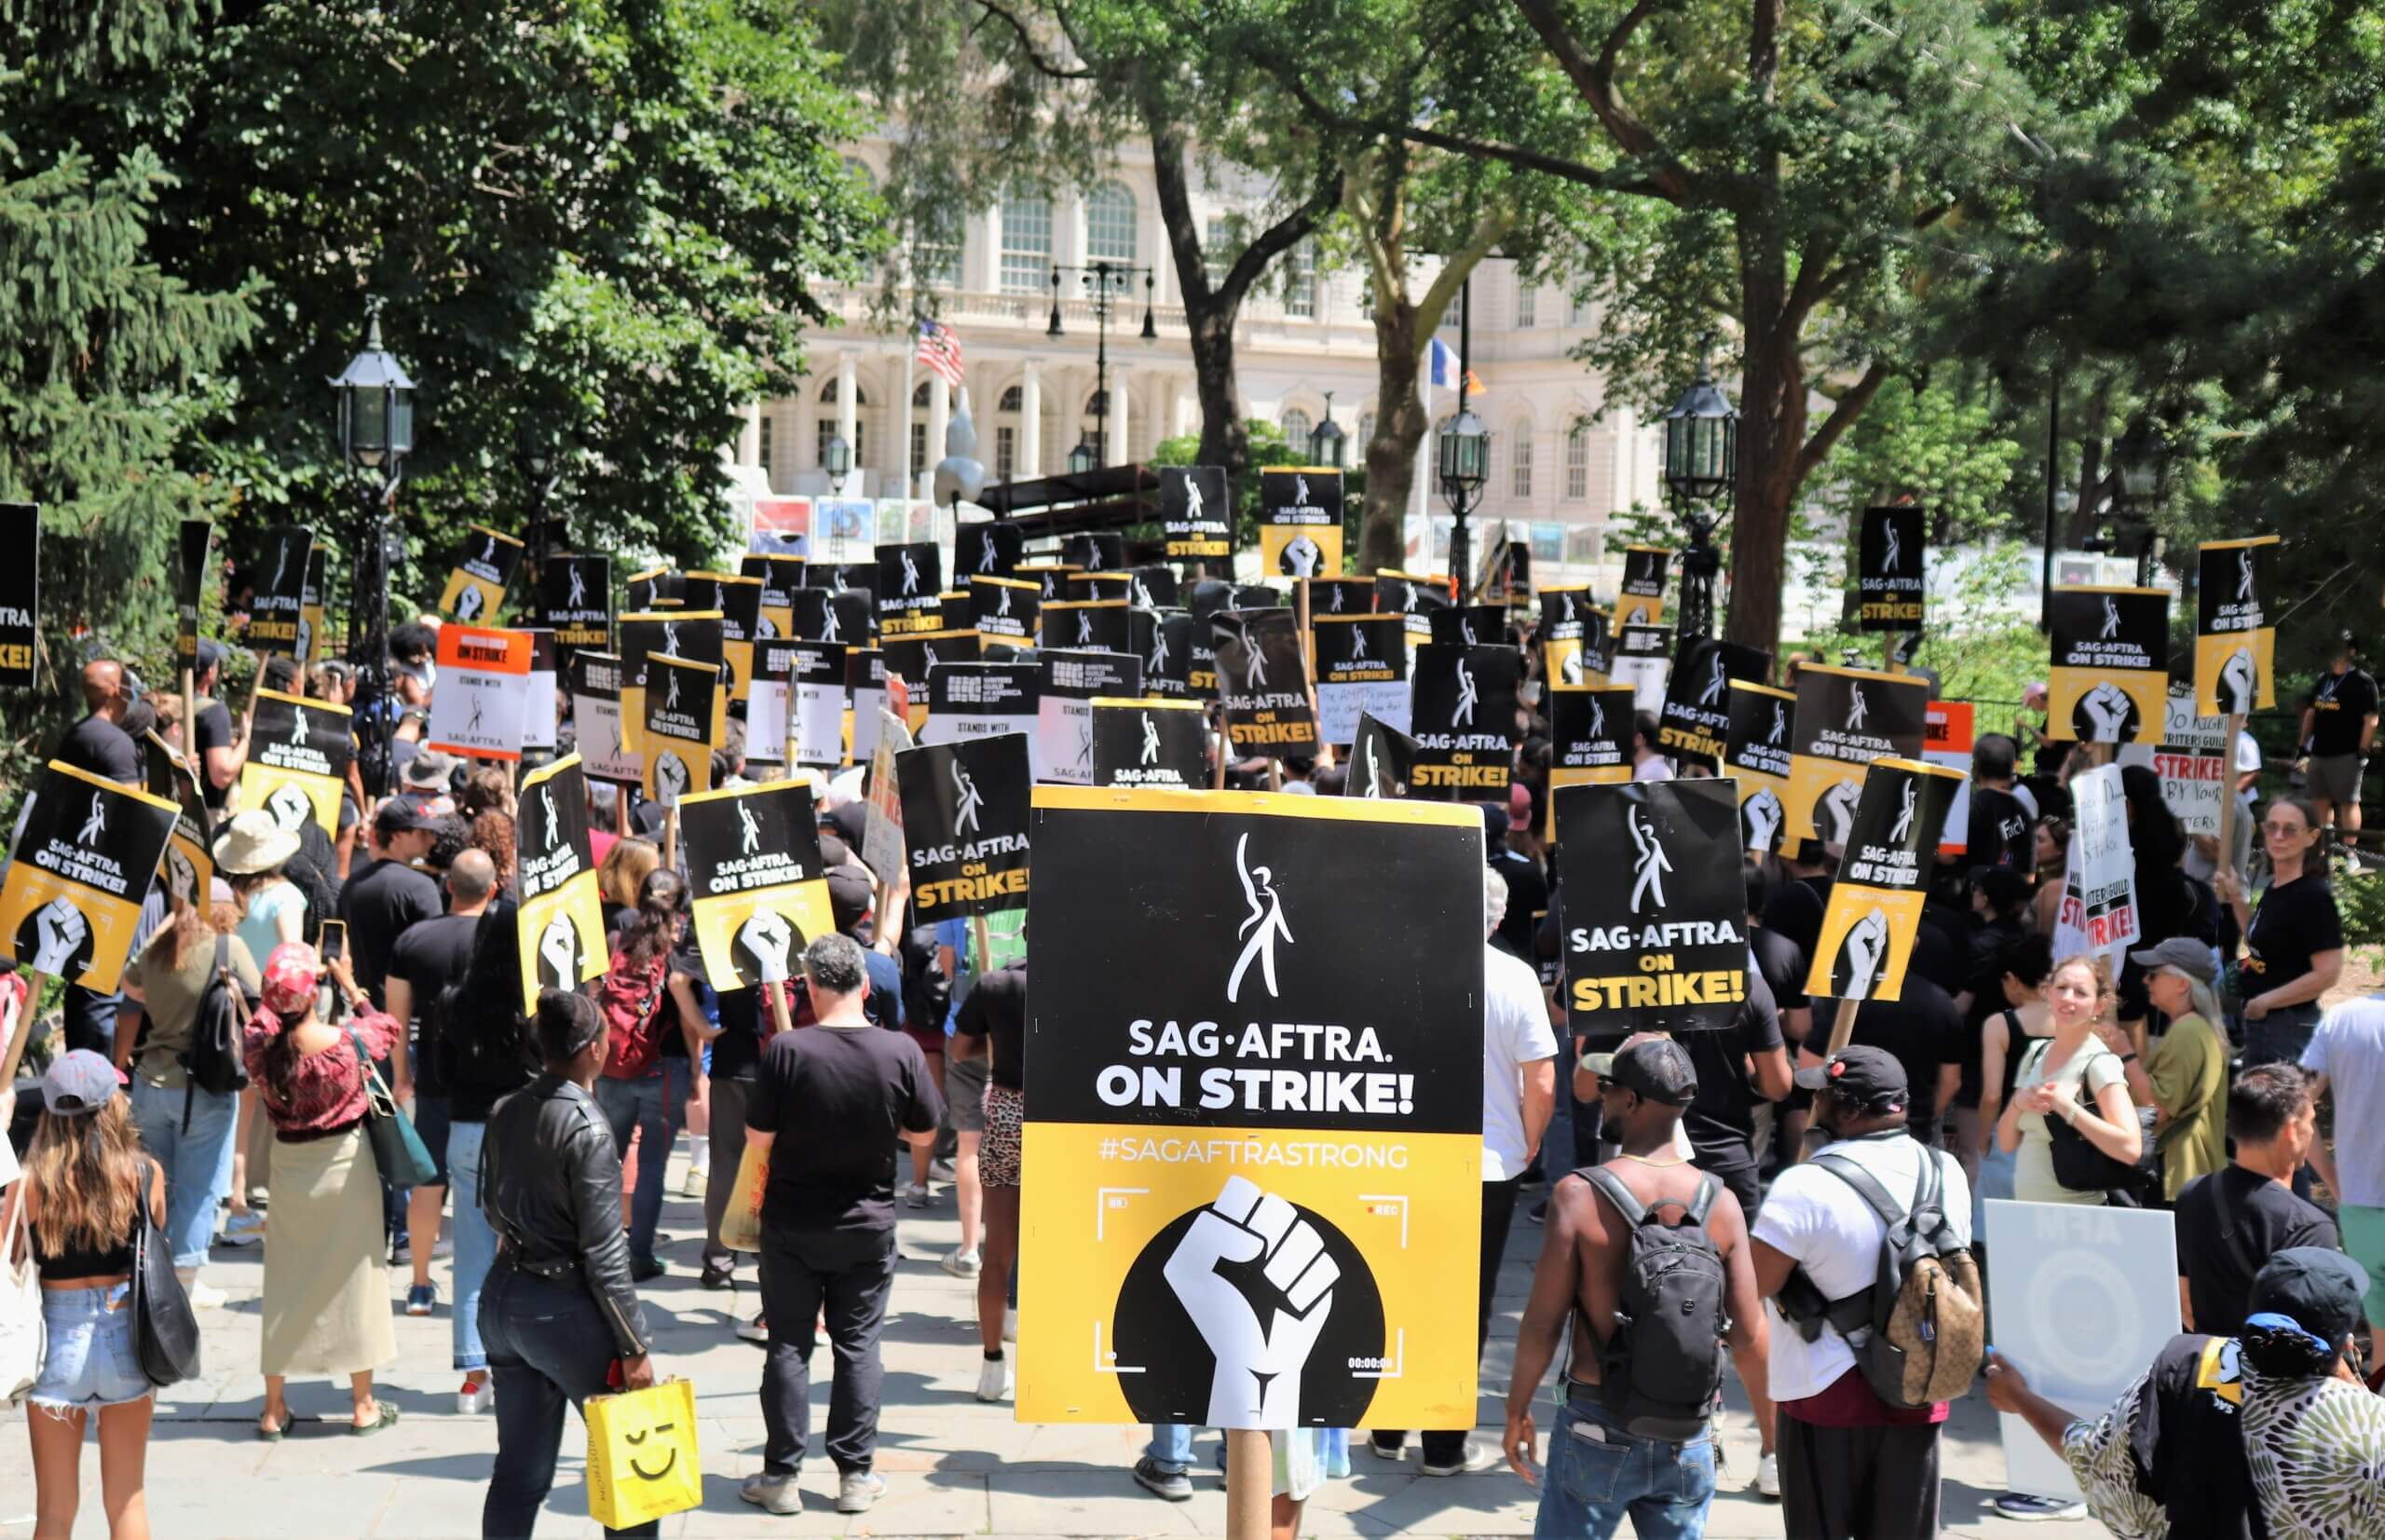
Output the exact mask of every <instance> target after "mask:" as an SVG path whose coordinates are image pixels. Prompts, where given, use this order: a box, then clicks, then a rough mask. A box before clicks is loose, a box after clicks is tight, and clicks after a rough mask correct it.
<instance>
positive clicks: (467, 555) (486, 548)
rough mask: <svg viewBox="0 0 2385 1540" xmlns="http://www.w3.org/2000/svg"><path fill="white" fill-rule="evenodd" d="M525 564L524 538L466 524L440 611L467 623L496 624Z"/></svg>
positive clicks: (449, 562) (449, 563) (451, 559)
mask: <svg viewBox="0 0 2385 1540" xmlns="http://www.w3.org/2000/svg"><path fill="white" fill-rule="evenodd" d="M521 566H522V542H521V541H520V540H517V539H515V538H513V537H512V536H511V535H500V534H498V533H497V531H496V530H494V529H491V528H489V527H488V526H487V525H477V524H476V525H469V526H467V527H466V529H465V532H464V538H462V539H461V540H459V541H457V545H456V553H455V554H454V555H453V556H451V557H449V558H448V559H447V586H446V587H445V588H443V589H442V590H440V592H439V608H440V612H441V613H443V614H446V615H452V616H454V617H455V618H456V619H457V620H462V621H464V622H466V623H467V624H480V625H495V624H496V623H497V612H498V611H499V610H501V609H503V608H504V607H505V591H506V589H507V588H508V587H509V586H511V583H512V581H513V574H514V573H515V572H517V571H519V570H520V569H521Z"/></svg>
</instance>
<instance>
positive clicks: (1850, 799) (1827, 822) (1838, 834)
mask: <svg viewBox="0 0 2385 1540" xmlns="http://www.w3.org/2000/svg"><path fill="white" fill-rule="evenodd" d="M1862 796H1863V787H1862V785H1861V784H1860V783H1858V782H1854V781H1841V782H1840V783H1839V784H1837V785H1834V786H1833V787H1831V789H1830V790H1828V791H1826V792H1824V793H1822V797H1821V800H1820V801H1819V802H1817V803H1815V804H1814V823H1815V825H1816V830H1815V832H1816V833H1818V834H1819V835H1820V836H1821V837H1822V838H1823V839H1824V840H1826V841H1834V842H1836V843H1838V844H1841V845H1844V844H1846V843H1847V836H1848V835H1849V834H1851V833H1853V832H1854V829H1855V804H1856V803H1857V802H1858V801H1860V800H1861V798H1862Z"/></svg>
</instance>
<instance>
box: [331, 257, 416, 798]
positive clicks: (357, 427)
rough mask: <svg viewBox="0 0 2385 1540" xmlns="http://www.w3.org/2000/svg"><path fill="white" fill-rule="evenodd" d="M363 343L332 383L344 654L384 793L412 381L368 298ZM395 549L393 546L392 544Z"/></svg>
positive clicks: (360, 764)
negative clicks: (385, 341)
mask: <svg viewBox="0 0 2385 1540" xmlns="http://www.w3.org/2000/svg"><path fill="white" fill-rule="evenodd" d="M365 315H366V317H367V321H366V326H365V334H364V350H363V351H362V352H361V353H359V354H357V355H356V356H355V357H354V358H352V359H350V360H348V367H347V368H346V369H343V370H342V371H340V374H339V377H338V378H336V379H334V380H333V381H332V382H331V387H332V392H333V394H334V397H335V398H336V399H337V402H338V406H339V451H340V459H341V461H342V463H343V464H345V465H346V466H347V467H348V469H349V470H350V471H351V472H353V473H354V475H355V479H356V483H357V493H358V498H357V501H358V508H357V526H356V529H355V531H354V536H353V538H354V540H355V544H354V546H353V548H352V549H353V550H354V552H355V553H356V555H355V566H356V593H355V598H354V601H353V603H352V605H351V607H350V610H349V616H348V635H349V638H350V640H349V647H348V661H350V662H351V663H353V664H354V665H355V668H356V698H355V702H354V708H353V709H354V720H355V723H356V737H357V756H356V760H357V770H358V773H359V775H360V776H361V779H362V781H363V783H364V793H365V795H366V796H367V797H385V796H387V795H388V792H389V789H390V782H391V780H392V779H393V776H394V771H395V764H394V760H393V756H392V753H391V750H390V746H389V741H390V736H391V734H390V729H391V727H392V725H393V724H392V722H391V720H390V714H389V713H388V712H387V711H385V710H383V709H382V702H384V700H386V699H387V697H388V689H389V567H390V566H391V564H392V563H393V562H396V561H402V560H403V559H404V555H405V548H404V545H403V543H402V542H401V541H399V540H396V539H393V538H391V537H390V535H389V531H388V515H389V508H390V505H391V504H392V503H394V502H395V501H396V499H397V493H398V483H399V481H400V479H401V478H402V476H403V475H404V473H405V461H406V457H407V456H408V455H410V454H412V453H413V452H414V381H413V380H412V379H411V378H409V377H408V376H407V375H406V371H405V367H404V365H402V364H401V363H399V362H398V361H397V359H396V357H395V356H394V355H392V354H391V353H390V352H389V350H388V348H384V347H383V346H382V345H381V306H380V302H379V301H378V300H368V301H366V303H365ZM393 548H394V549H393Z"/></svg>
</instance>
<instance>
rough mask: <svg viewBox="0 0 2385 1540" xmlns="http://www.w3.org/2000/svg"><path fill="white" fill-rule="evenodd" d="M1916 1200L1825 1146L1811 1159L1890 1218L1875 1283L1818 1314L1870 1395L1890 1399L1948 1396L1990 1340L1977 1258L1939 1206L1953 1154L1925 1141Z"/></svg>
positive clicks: (1956, 1392)
mask: <svg viewBox="0 0 2385 1540" xmlns="http://www.w3.org/2000/svg"><path fill="white" fill-rule="evenodd" d="M1920 1154H1921V1175H1920V1178H1919V1179H1918V1181H1916V1182H1915V1190H1914V1195H1913V1204H1912V1206H1911V1207H1909V1208H1908V1207H1906V1206H1902V1205H1901V1204H1899V1203H1898V1202H1897V1201H1896V1199H1894V1198H1892V1197H1890V1196H1889V1195H1888V1189H1887V1188H1885V1187H1882V1186H1881V1185H1880V1183H1879V1181H1878V1180H1877V1179H1875V1178H1874V1176H1873V1175H1872V1173H1871V1172H1869V1171H1867V1170H1865V1169H1864V1168H1863V1167H1862V1166H1860V1165H1857V1164H1856V1163H1855V1162H1854V1161H1851V1160H1849V1159H1847V1157H1846V1156H1844V1155H1840V1154H1834V1153H1832V1152H1823V1153H1821V1154H1819V1155H1816V1156H1815V1157H1814V1164H1815V1165H1819V1166H1820V1167H1821V1168H1822V1169H1824V1170H1826V1171H1828V1172H1829V1173H1830V1174H1831V1175H1833V1176H1834V1177H1836V1178H1838V1179H1840V1180H1841V1181H1843V1182H1845V1183H1847V1186H1849V1187H1852V1188H1853V1189H1855V1191H1856V1192H1857V1193H1858V1194H1859V1195H1860V1196H1861V1198H1862V1199H1863V1201H1864V1203H1866V1204H1867V1205H1869V1206H1871V1209H1872V1212H1874V1214H1877V1215H1878V1216H1879V1217H1880V1222H1881V1223H1882V1224H1883V1225H1885V1226H1886V1227H1887V1230H1886V1233H1884V1234H1883V1235H1882V1236H1881V1238H1880V1263H1879V1271H1878V1274H1877V1275H1876V1277H1875V1278H1874V1280H1873V1283H1872V1287H1870V1288H1865V1289H1862V1290H1860V1291H1859V1292H1857V1293H1854V1294H1850V1295H1848V1296H1847V1298H1845V1299H1843V1300H1833V1301H1831V1302H1829V1304H1828V1305H1827V1306H1826V1307H1825V1309H1824V1311H1823V1313H1822V1319H1823V1320H1825V1321H1827V1322H1828V1323H1829V1324H1830V1326H1831V1327H1832V1329H1834V1330H1836V1331H1837V1332H1838V1334H1839V1335H1840V1336H1842V1337H1844V1338H1846V1339H1847V1346H1849V1347H1851V1348H1853V1349H1854V1350H1855V1362H1856V1365H1857V1367H1858V1368H1860V1369H1861V1370H1862V1371H1863V1379H1864V1383H1867V1384H1869V1385H1870V1386H1871V1387H1872V1391H1873V1394H1874V1395H1876V1396H1878V1397H1880V1399H1882V1400H1883V1401H1886V1402H1887V1403H1888V1405H1890V1406H1892V1407H1926V1406H1929V1405H1931V1404H1932V1403H1934V1402H1938V1401H1951V1400H1954V1399H1955V1398H1956V1397H1959V1396H1961V1395H1962V1394H1963V1393H1964V1392H1965V1391H1967V1390H1969V1388H1970V1383H1971V1379H1972V1376H1974V1375H1976V1374H1977V1373H1978V1372H1979V1366H1980V1359H1981V1357H1982V1356H1983V1354H1984V1352H1985V1349H1986V1342H1987V1310H1986V1306H1985V1304H1984V1303H1983V1300H1982V1295H1981V1289H1980V1281H1979V1266H1978V1264H1977V1263H1976V1262H1974V1261H1972V1260H1971V1254H1970V1252H1969V1249H1968V1248H1967V1247H1964V1246H1962V1245H1961V1244H1960V1243H1959V1242H1957V1241H1956V1238H1955V1230H1954V1226H1953V1225H1952V1224H1950V1223H1949V1222H1948V1221H1947V1219H1946V1210H1945V1192H1946V1179H1945V1167H1944V1166H1943V1165H1941V1164H1940V1163H1941V1162H1943V1161H1946V1160H1949V1159H1951V1158H1952V1157H1951V1156H1948V1155H1946V1154H1944V1153H1942V1152H1939V1151H1936V1150H1931V1149H1929V1148H1928V1147H1927V1146H1925V1147H1923V1148H1922V1150H1921V1152H1920Z"/></svg>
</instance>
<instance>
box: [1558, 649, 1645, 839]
mask: <svg viewBox="0 0 2385 1540" xmlns="http://www.w3.org/2000/svg"><path fill="white" fill-rule="evenodd" d="M1542 699H1543V700H1544V701H1545V702H1547V709H1548V791H1549V795H1548V796H1547V798H1545V800H1546V802H1547V824H1546V827H1545V828H1544V829H1543V831H1542V834H1543V838H1547V839H1550V840H1554V839H1555V838H1557V835H1558V829H1557V796H1556V794H1557V788H1559V787H1560V786H1612V785H1615V784H1619V783H1621V782H1625V781H1629V780H1630V779H1631V726H1632V717H1631V712H1632V707H1631V691H1630V690H1629V688H1624V687H1622V686H1618V685H1550V686H1548V687H1547V694H1546V695H1544V696H1543V697H1542Z"/></svg>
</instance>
